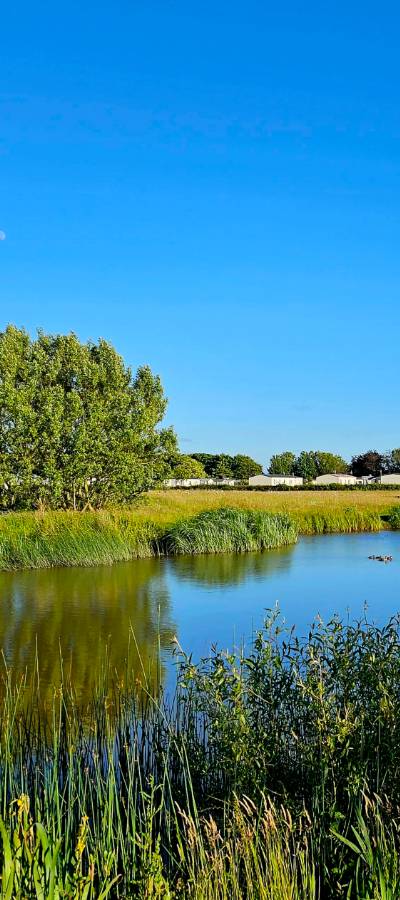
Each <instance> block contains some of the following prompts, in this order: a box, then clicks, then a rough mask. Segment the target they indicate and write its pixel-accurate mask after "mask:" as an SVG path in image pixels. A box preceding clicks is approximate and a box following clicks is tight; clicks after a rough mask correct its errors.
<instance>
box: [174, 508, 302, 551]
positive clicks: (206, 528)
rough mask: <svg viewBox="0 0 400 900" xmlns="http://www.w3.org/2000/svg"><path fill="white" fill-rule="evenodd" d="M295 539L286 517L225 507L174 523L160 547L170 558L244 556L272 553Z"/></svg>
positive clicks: (293, 531)
mask: <svg viewBox="0 0 400 900" xmlns="http://www.w3.org/2000/svg"><path fill="white" fill-rule="evenodd" d="M296 540H297V529H296V527H295V525H294V524H293V522H292V521H291V519H290V518H289V516H284V515H283V516H282V515H272V514H271V513H263V512H249V511H246V510H241V509H229V508H225V509H215V510H208V511H206V512H203V513H200V515H198V516H194V517H193V518H191V519H186V520H184V521H181V522H177V523H176V524H175V525H172V527H171V528H170V529H169V530H168V531H167V533H166V535H165V536H164V538H163V540H162V543H161V546H162V547H163V548H164V549H165V552H166V553H168V554H169V555H175V554H178V553H187V554H191V553H244V552H248V551H254V550H271V549H272V548H273V547H280V546H283V545H285V544H293V543H295V541H296Z"/></svg>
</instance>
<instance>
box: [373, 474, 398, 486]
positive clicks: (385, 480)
mask: <svg viewBox="0 0 400 900" xmlns="http://www.w3.org/2000/svg"><path fill="white" fill-rule="evenodd" d="M378 481H379V482H380V484H400V472H391V473H390V474H389V475H381V477H380V478H378Z"/></svg>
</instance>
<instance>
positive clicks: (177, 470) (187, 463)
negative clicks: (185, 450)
mask: <svg viewBox="0 0 400 900" xmlns="http://www.w3.org/2000/svg"><path fill="white" fill-rule="evenodd" d="M170 477H171V478H205V477H206V473H205V469H204V466H203V465H202V463H201V462H199V460H198V459H194V458H193V456H186V455H185V454H181V455H180V456H178V458H177V462H176V463H175V464H174V466H173V468H172V471H171V475H170Z"/></svg>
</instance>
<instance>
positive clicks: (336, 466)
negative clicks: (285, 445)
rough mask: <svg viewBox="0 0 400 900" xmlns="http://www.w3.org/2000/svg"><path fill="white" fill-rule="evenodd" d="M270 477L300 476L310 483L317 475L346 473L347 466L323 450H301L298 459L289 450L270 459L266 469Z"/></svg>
mask: <svg viewBox="0 0 400 900" xmlns="http://www.w3.org/2000/svg"><path fill="white" fill-rule="evenodd" d="M268 471H269V473H270V475H300V477H301V478H304V480H305V481H306V482H307V481H312V480H313V479H314V478H316V477H317V476H318V475H329V474H330V473H331V472H348V471H349V466H348V464H347V463H346V461H345V460H344V459H343V458H342V457H341V456H338V454H337V453H328V452H327V451H325V450H308V451H307V450H302V451H301V453H300V454H299V456H298V457H296V456H295V454H294V453H292V452H291V451H290V450H286V451H285V452H284V453H278V454H275V456H272V457H271V462H270V465H269V469H268Z"/></svg>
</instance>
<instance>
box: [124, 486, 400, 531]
mask: <svg viewBox="0 0 400 900" xmlns="http://www.w3.org/2000/svg"><path fill="white" fill-rule="evenodd" d="M398 505H400V490H399V491H390V492H389V491H388V492H383V491H382V492H381V491H271V492H268V491H212V490H205V491H202V490H195V491H185V490H170V491H151V492H150V493H149V494H146V495H145V496H144V497H143V498H142V499H141V501H140V503H139V505H138V508H137V512H136V516H137V518H138V519H141V520H143V519H144V518H145V519H147V518H149V519H151V520H152V521H154V522H157V523H159V524H161V525H165V524H169V523H170V522H174V521H176V520H177V519H183V518H187V517H189V516H194V515H196V513H199V512H202V511H203V510H205V509H219V508H220V507H222V506H229V507H235V508H237V509H250V510H262V511H264V512H274V513H290V514H291V515H294V516H295V517H297V518H299V519H300V518H301V517H303V516H304V515H308V514H323V515H326V514H336V513H338V512H342V511H343V510H344V509H348V508H349V507H351V508H353V509H356V510H358V511H360V512H368V513H369V512H372V513H378V515H382V514H387V513H388V511H389V510H390V509H391V508H392V507H393V506H398Z"/></svg>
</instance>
